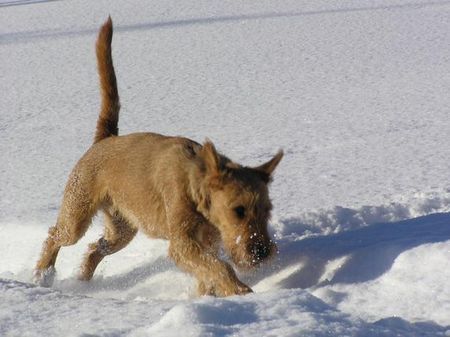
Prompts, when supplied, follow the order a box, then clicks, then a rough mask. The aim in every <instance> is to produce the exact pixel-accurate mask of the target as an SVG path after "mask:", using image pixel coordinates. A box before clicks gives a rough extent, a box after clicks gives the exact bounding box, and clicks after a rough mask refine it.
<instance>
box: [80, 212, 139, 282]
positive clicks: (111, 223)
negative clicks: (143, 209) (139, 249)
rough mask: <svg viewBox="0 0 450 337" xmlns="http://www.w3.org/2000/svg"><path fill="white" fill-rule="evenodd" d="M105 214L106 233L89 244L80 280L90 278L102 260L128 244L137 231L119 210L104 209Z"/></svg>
mask: <svg viewBox="0 0 450 337" xmlns="http://www.w3.org/2000/svg"><path fill="white" fill-rule="evenodd" d="M104 214H105V220H104V221H105V231H104V235H103V237H101V238H100V239H99V240H98V241H97V242H94V243H91V244H90V245H89V249H88V251H87V252H86V255H85V257H84V261H83V263H82V265H81V268H80V275H79V279H80V280H84V281H88V280H90V279H91V278H92V276H93V275H94V271H95V269H96V268H97V265H98V264H99V263H100V261H101V260H103V258H104V257H105V256H107V255H111V254H114V253H115V252H118V251H119V250H121V249H122V248H124V247H125V246H126V245H128V243H129V242H130V241H131V240H132V239H133V238H134V236H135V235H136V233H137V228H135V227H132V226H131V225H130V224H129V222H128V221H127V220H126V219H124V218H123V216H122V215H121V214H120V213H119V212H117V211H114V212H111V213H110V212H109V211H104Z"/></svg>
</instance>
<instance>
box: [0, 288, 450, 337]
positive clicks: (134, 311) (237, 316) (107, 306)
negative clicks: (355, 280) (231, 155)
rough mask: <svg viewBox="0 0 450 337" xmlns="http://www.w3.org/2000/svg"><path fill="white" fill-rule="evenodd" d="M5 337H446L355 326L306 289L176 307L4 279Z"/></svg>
mask: <svg viewBox="0 0 450 337" xmlns="http://www.w3.org/2000/svg"><path fill="white" fill-rule="evenodd" d="M0 296H1V298H2V308H1V309H0V322H1V324H0V335H1V336H25V335H26V336H42V331H45V333H46V335H49V336H80V337H81V336H92V335H95V336H133V337H138V336H161V337H163V336H164V337H170V336H174V337H175V336H180V333H181V334H182V335H183V336H192V337H194V336H195V337H197V336H199V337H200V336H217V337H220V336H224V337H225V336H231V335H232V336H248V337H253V336H255V337H259V336H261V332H262V331H264V335H266V336H271V335H274V336H311V337H332V336H361V337H362V336H364V337H375V336H392V335H395V334H396V335H397V336H406V335H408V336H430V337H431V336H445V333H446V329H445V328H442V327H439V326H437V325H435V324H433V323H420V324H411V323H408V322H406V321H404V320H402V319H398V318H388V319H384V320H380V321H378V322H375V323H373V324H370V323H365V322H363V321H362V320H359V319H356V318H352V317H351V316H349V315H347V314H344V313H341V312H339V311H337V310H335V309H333V308H332V307H330V306H328V305H327V304H325V303H324V302H322V301H321V300H319V299H318V298H316V297H314V296H312V295H311V294H309V293H308V292H306V291H304V290H300V289H295V290H279V291H271V292H266V293H261V294H258V295H256V294H252V295H249V296H245V297H237V296H236V297H231V298H227V299H214V298H202V299H197V300H193V301H181V302H178V303H176V304H174V303H171V302H168V301H165V302H161V301H154V300H153V301H127V302H124V301H119V300H112V299H96V298H90V297H84V296H77V295H65V294H62V293H60V292H58V291H55V290H51V289H44V288H40V287H35V286H32V285H29V284H26V283H21V282H17V281H11V280H6V279H0Z"/></svg>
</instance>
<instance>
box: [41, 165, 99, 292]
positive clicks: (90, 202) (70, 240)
mask: <svg viewBox="0 0 450 337" xmlns="http://www.w3.org/2000/svg"><path fill="white" fill-rule="evenodd" d="M86 186H88V185H87V184H83V182H82V181H81V179H79V177H78V175H77V174H76V172H74V173H73V174H72V175H71V177H70V178H69V182H68V183H67V186H66V190H65V192H64V197H63V201H62V205H61V209H60V211H59V215H58V219H57V222H56V225H55V226H53V227H50V229H49V231H48V236H47V239H46V240H45V241H44V244H43V246H42V252H41V255H40V258H39V260H38V262H37V263H36V268H35V271H34V281H35V283H37V284H39V285H41V286H47V287H49V286H51V284H52V282H53V278H54V273H55V268H54V267H55V262H56V258H57V256H58V252H59V250H60V248H61V247H62V246H70V245H74V244H75V243H77V242H78V240H79V239H80V238H81V237H82V236H83V235H84V234H85V233H86V230H87V229H88V227H89V224H90V223H91V220H92V217H93V216H94V214H95V212H96V211H97V204H98V203H97V202H95V201H94V198H93V197H92V191H91V190H89V189H88V188H86Z"/></svg>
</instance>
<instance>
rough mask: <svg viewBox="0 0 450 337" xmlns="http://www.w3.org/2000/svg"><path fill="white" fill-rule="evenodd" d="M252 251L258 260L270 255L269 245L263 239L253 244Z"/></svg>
mask: <svg viewBox="0 0 450 337" xmlns="http://www.w3.org/2000/svg"><path fill="white" fill-rule="evenodd" d="M250 251H251V253H252V255H253V256H254V257H255V259H256V260H257V261H261V260H264V259H265V258H267V257H268V256H269V255H270V247H269V245H266V244H264V243H263V242H261V241H257V242H255V243H254V244H253V245H251V248H250Z"/></svg>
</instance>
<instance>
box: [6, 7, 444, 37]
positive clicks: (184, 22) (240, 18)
mask: <svg viewBox="0 0 450 337" xmlns="http://www.w3.org/2000/svg"><path fill="white" fill-rule="evenodd" d="M36 1H39V0H36ZM47 1H48V0H47ZM11 2H13V1H11ZM448 4H450V1H448V0H442V1H429V2H411V3H405V4H394V5H379V6H366V7H363V6H361V7H347V8H332V9H320V10H311V11H303V12H286V13H276V12H272V13H260V14H247V15H245V14H243V15H228V16H216V17H209V18H189V19H177V20H169V21H159V22H149V23H139V24H131V25H118V26H116V27H115V28H114V30H115V31H116V32H130V31H139V30H150V29H164V28H177V27H186V26H199V25H210V24H220V23H228V22H245V21H255V20H263V19H277V18H281V19H283V18H295V17H299V18H301V17H307V16H316V15H329V14H345V13H351V12H366V11H380V10H417V9H423V8H427V7H435V6H445V5H448ZM97 31H98V28H97V27H96V28H87V29H80V30H65V31H61V30H51V29H47V30H41V31H36V30H33V31H31V30H30V31H21V32H9V33H4V34H0V44H10V43H27V42H31V41H36V40H45V39H49V38H50V39H55V38H70V37H78V36H86V35H95V34H97Z"/></svg>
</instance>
